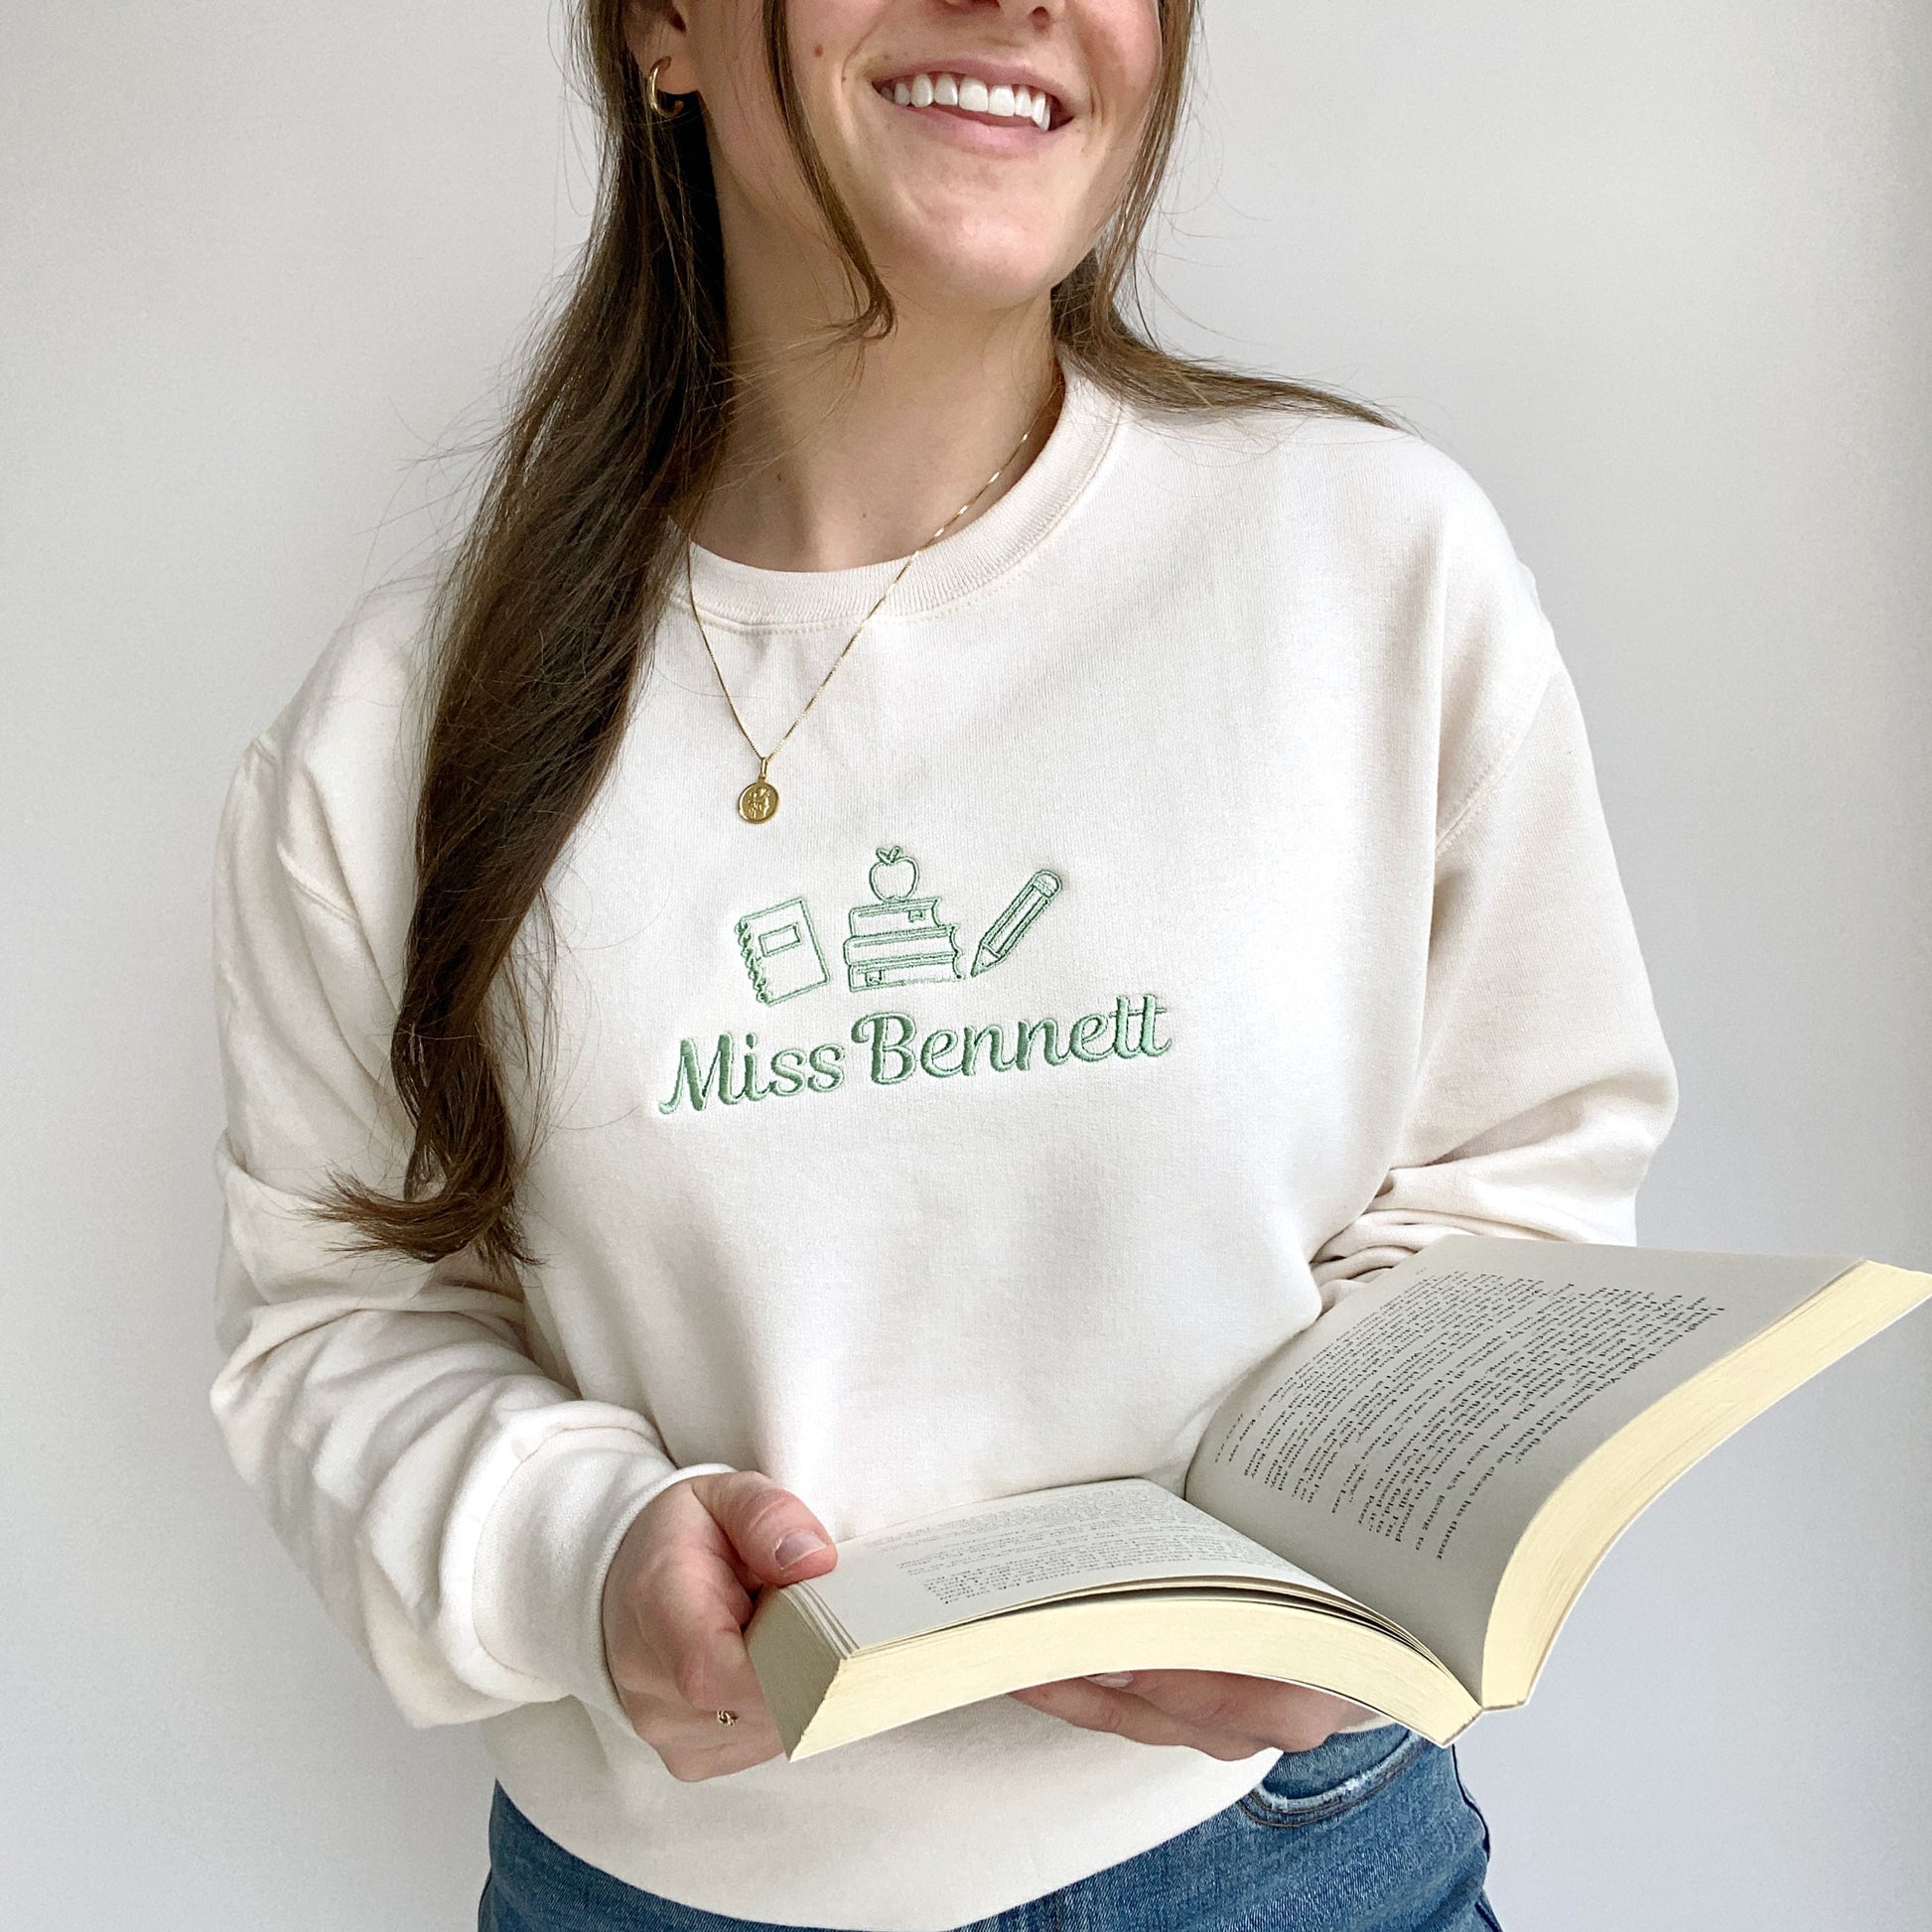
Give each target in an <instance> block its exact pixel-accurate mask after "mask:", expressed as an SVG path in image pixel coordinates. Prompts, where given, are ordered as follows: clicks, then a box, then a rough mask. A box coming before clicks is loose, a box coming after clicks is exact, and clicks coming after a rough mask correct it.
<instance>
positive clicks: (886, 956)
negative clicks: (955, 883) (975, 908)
mask: <svg viewBox="0 0 1932 1932" xmlns="http://www.w3.org/2000/svg"><path fill="white" fill-rule="evenodd" d="M866 883H867V884H868V885H869V886H870V887H871V888H872V897H873V903H872V904H870V905H855V906H854V907H853V908H852V910H851V912H850V913H849V914H848V915H847V919H846V924H847V927H848V930H849V931H850V934H851V936H850V937H849V938H848V939H847V940H846V942H845V970H846V983H847V985H848V986H849V987H850V988H851V990H852V991H853V992H854V993H875V992H878V991H879V990H880V989H881V988H883V987H888V986H918V985H922V984H928V983H931V982H933V981H938V980H953V979H957V978H958V977H959V941H958V940H957V938H955V937H954V934H955V933H956V931H957V930H958V928H957V927H955V926H951V925H947V924H946V923H944V922H943V921H942V920H941V919H940V917H939V901H938V899H937V898H936V897H927V898H915V897H913V894H914V893H916V892H917V891H918V886H919V865H918V861H917V860H916V859H914V858H913V857H912V855H911V854H910V853H909V852H907V851H905V850H904V848H903V847H901V846H897V845H882V846H880V847H879V848H878V852H877V858H876V863H875V864H874V865H873V868H872V870H871V871H870V872H869V873H868V874H867V876H866Z"/></svg>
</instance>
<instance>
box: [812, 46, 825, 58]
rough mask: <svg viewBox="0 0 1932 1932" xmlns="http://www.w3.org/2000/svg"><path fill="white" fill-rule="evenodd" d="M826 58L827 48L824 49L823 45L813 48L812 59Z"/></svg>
mask: <svg viewBox="0 0 1932 1932" xmlns="http://www.w3.org/2000/svg"><path fill="white" fill-rule="evenodd" d="M824 58H825V50H824V48H822V47H815V48H813V49H812V59H813V60H814V61H822V60H824Z"/></svg>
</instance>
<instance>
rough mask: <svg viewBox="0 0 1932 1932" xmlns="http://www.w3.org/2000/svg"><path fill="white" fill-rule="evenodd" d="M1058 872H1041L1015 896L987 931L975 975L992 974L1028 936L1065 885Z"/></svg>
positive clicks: (974, 966) (982, 942) (980, 949)
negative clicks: (1035, 922) (1033, 925)
mask: <svg viewBox="0 0 1932 1932" xmlns="http://www.w3.org/2000/svg"><path fill="white" fill-rule="evenodd" d="M1065 883H1066V882H1065V881H1064V880H1063V879H1062V878H1061V877H1060V876H1059V874H1058V873H1056V872H1047V871H1046V870H1045V869H1044V868H1043V867H1042V868H1041V870H1040V871H1038V872H1036V873H1035V874H1034V876H1033V877H1032V878H1031V879H1030V880H1028V881H1027V883H1026V884H1025V885H1024V886H1022V887H1021V889H1020V890H1019V891H1018V892H1017V893H1015V894H1014V896H1013V899H1012V902H1011V903H1010V904H1009V905H1008V906H1007V909H1006V910H1005V911H1004V912H1002V913H1001V914H1000V916H999V917H998V918H997V919H995V920H994V921H993V923H992V924H991V925H990V926H988V927H987V928H986V932H985V935H984V936H983V937H982V938H981V940H980V942H979V949H978V951H977V952H975V953H974V954H973V973H974V976H975V977H977V976H978V975H979V974H981V973H985V972H990V971H991V970H992V969H993V968H994V967H995V966H997V965H999V963H1000V962H1001V960H1003V959H1004V958H1006V956H1007V954H1008V953H1010V952H1012V950H1013V949H1014V947H1015V946H1017V945H1018V944H1019V943H1020V941H1021V940H1022V939H1024V938H1025V937H1026V935H1027V928H1028V927H1029V926H1031V925H1032V924H1033V922H1034V921H1035V919H1036V918H1038V917H1039V915H1040V914H1041V913H1042V912H1043V911H1045V910H1046V908H1047V907H1048V906H1049V905H1050V904H1052V902H1053V896H1054V895H1055V894H1056V893H1057V892H1058V891H1059V890H1060V888H1061V887H1062V886H1063V885H1065Z"/></svg>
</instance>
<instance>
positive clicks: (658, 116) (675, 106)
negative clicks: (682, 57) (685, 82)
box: [644, 54, 684, 121]
mask: <svg viewBox="0 0 1932 1932" xmlns="http://www.w3.org/2000/svg"><path fill="white" fill-rule="evenodd" d="M670 65H671V57H670V56H669V55H668V54H666V55H665V56H664V57H663V58H662V59H661V60H658V61H653V62H652V63H651V68H650V71H649V72H648V73H647V74H645V75H644V104H645V106H647V107H648V108H649V109H650V112H651V117H652V118H653V119H654V120H660V121H674V120H676V119H677V117H678V116H679V115H680V114H681V113H683V112H684V101H683V98H682V96H679V95H667V94H660V93H659V92H658V91H657V76H658V74H659V73H660V72H661V71H662V70H663V69H665V68H667V67H669V66H670ZM667 99H668V100H670V101H671V102H672V105H671V106H669V107H666V106H665V105H664V102H665V101H666V100H667Z"/></svg>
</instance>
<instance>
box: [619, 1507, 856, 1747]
mask: <svg viewBox="0 0 1932 1932" xmlns="http://www.w3.org/2000/svg"><path fill="white" fill-rule="evenodd" d="M837 1562H838V1553H837V1551H836V1550H834V1549H833V1547H832V1539H831V1538H830V1537H829V1536H828V1535H827V1534H826V1531H825V1525H824V1524H823V1523H821V1522H820V1521H819V1520H818V1518H817V1517H816V1516H814V1515H813V1514H812V1513H811V1511H810V1510H809V1509H807V1508H806V1507H805V1505H804V1504H803V1503H802V1502H800V1501H799V1500H798V1498H797V1497H796V1496H794V1495H793V1494H792V1493H791V1491H790V1490H789V1489H780V1488H779V1487H778V1485H777V1484H776V1483H775V1482H773V1481H772V1480H771V1478H770V1477H769V1476H764V1475H759V1473H758V1471H757V1470H755V1469H737V1470H733V1471H732V1472H731V1473H730V1474H729V1475H718V1474H712V1475H701V1476H687V1477H686V1478H685V1479H684V1480H683V1481H682V1482H674V1483H672V1484H671V1486H670V1487H669V1488H668V1489H665V1490H662V1491H660V1492H659V1493H658V1494H657V1495H655V1496H653V1497H652V1498H651V1500H650V1501H649V1502H648V1503H647V1504H646V1505H645V1506H644V1507H643V1508H642V1509H641V1510H639V1511H638V1512H637V1515H636V1518H635V1519H634V1520H633V1521H632V1523H631V1525H630V1527H629V1528H628V1529H627V1530H626V1531H625V1532H624V1536H623V1541H622V1542H621V1543H620V1544H619V1545H618V1553H617V1555H616V1556H615V1557H614V1558H613V1559H612V1561H611V1568H610V1570H609V1571H608V1572H607V1573H606V1575H605V1579H604V1657H605V1662H606V1663H607V1664H608V1665H609V1666H610V1670H611V1680H612V1682H613V1683H614V1684H616V1686H617V1687H618V1696H619V1697H620V1698H621V1701H622V1703H623V1709H624V1715H625V1716H626V1717H627V1718H628V1719H629V1720H630V1723H631V1725H632V1727H633V1728H634V1729H635V1730H636V1732H637V1735H638V1736H639V1737H641V1738H642V1739H643V1740H644V1742H645V1743H647V1744H648V1745H649V1746H650V1747H651V1748H652V1749H653V1750H654V1751H655V1752H656V1753H657V1755H658V1756H659V1757H661V1758H662V1759H663V1760H664V1768H665V1769H666V1770H667V1771H669V1772H670V1774H671V1775H672V1776H673V1777H674V1778H680V1779H682V1780H683V1781H684V1782H686V1783H695V1782H696V1781H697V1780H699V1779H701V1778H716V1777H724V1776H726V1775H727V1774H728V1773H730V1772H732V1771H743V1770H745V1769H746V1768H747V1767H748V1766H750V1765H753V1764H761V1763H762V1762H763V1761H764V1760H765V1759H766V1758H767V1757H776V1756H777V1755H778V1753H779V1751H780V1750H781V1749H782V1748H783V1746H782V1744H781V1742H780V1740H779V1737H778V1731H777V1726H776V1725H773V1723H772V1722H771V1714H770V1712H769V1711H768V1710H766V1708H765V1703H764V1693H763V1692H762V1691H761V1690H760V1689H759V1680H758V1674H757V1673H756V1672H755V1671H754V1670H753V1669H752V1660H751V1658H750V1657H749V1656H748V1655H747V1653H746V1649H745V1638H744V1635H743V1632H744V1628H745V1625H746V1623H747V1621H748V1620H749V1619H750V1617H751V1614H752V1608H753V1598H752V1594H751V1592H752V1590H753V1589H754V1588H756V1587H759V1585H763V1584H796V1583H801V1582H803V1581H804V1580H805V1579H806V1578H807V1577H822V1576H824V1575H825V1573H826V1572H827V1571H828V1570H830V1569H832V1568H833V1566H834V1565H835V1564H836V1563H837ZM720 1711H735V1712H737V1713H738V1722H737V1723H736V1724H735V1725H721V1724H720V1723H719V1722H718V1713H719V1712H720Z"/></svg>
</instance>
